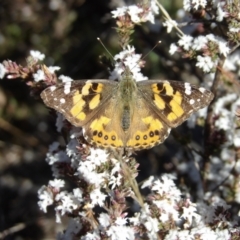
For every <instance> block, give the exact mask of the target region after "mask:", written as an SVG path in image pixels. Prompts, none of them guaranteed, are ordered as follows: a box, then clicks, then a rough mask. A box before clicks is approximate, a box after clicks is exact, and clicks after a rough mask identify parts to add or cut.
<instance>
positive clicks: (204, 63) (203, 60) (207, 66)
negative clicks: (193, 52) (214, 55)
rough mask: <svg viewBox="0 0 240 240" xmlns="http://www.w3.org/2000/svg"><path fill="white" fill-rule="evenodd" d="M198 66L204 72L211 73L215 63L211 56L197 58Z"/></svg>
mask: <svg viewBox="0 0 240 240" xmlns="http://www.w3.org/2000/svg"><path fill="white" fill-rule="evenodd" d="M196 66H197V67H199V68H201V69H202V70H203V71H204V72H210V71H211V70H212V69H213V67H214V62H213V61H212V59H211V57H209V56H205V57H202V56H200V55H199V56H197V63H196Z"/></svg>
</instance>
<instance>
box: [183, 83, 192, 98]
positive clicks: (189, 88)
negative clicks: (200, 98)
mask: <svg viewBox="0 0 240 240" xmlns="http://www.w3.org/2000/svg"><path fill="white" fill-rule="evenodd" d="M184 86H185V93H186V94H187V95H191V93H192V87H191V85H190V83H187V82H186V83H185V84H184Z"/></svg>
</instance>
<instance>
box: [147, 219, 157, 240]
mask: <svg viewBox="0 0 240 240" xmlns="http://www.w3.org/2000/svg"><path fill="white" fill-rule="evenodd" d="M143 224H144V226H145V227H146V229H147V234H148V237H149V238H150V239H153V240H155V239H156V240H157V239H158V237H157V232H158V231H159V227H158V226H159V224H160V223H159V221H158V220H157V219H156V218H152V217H148V218H147V219H146V221H145V222H144V223H143Z"/></svg>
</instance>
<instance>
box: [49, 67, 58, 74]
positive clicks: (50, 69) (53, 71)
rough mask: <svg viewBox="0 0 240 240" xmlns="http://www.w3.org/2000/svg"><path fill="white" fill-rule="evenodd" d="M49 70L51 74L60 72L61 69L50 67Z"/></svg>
mask: <svg viewBox="0 0 240 240" xmlns="http://www.w3.org/2000/svg"><path fill="white" fill-rule="evenodd" d="M48 70H49V72H50V73H55V71H58V70H60V67H58V66H50V67H48Z"/></svg>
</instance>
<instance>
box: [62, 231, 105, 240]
mask: <svg viewBox="0 0 240 240" xmlns="http://www.w3.org/2000/svg"><path fill="white" fill-rule="evenodd" d="M68 239H70V238H66V240H68ZM81 240H101V237H100V235H99V233H98V232H97V231H95V232H93V233H90V232H88V233H87V234H86V235H85V236H83V237H81Z"/></svg>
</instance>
